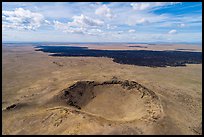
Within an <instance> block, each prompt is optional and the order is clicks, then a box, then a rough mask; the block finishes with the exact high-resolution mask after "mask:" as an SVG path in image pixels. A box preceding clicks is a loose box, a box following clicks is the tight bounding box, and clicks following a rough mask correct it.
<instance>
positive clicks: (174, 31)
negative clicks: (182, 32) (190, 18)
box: [168, 29, 177, 34]
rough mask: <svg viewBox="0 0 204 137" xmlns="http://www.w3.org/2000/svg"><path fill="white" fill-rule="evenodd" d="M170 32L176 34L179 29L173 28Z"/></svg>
mask: <svg viewBox="0 0 204 137" xmlns="http://www.w3.org/2000/svg"><path fill="white" fill-rule="evenodd" d="M168 33H169V34H176V33H177V30H175V29H172V30H170V31H169V32H168Z"/></svg>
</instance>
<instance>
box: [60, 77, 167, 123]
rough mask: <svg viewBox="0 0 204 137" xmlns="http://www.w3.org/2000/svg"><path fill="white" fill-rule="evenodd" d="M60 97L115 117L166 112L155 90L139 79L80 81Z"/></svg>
mask: <svg viewBox="0 0 204 137" xmlns="http://www.w3.org/2000/svg"><path fill="white" fill-rule="evenodd" d="M59 97H60V99H61V100H63V101H64V102H66V105H68V106H71V107H73V108H76V109H77V110H79V111H83V112H85V113H87V114H89V115H94V116H99V117H103V118H104V119H107V120H111V121H133V120H139V119H140V120H142V119H146V120H147V119H148V120H158V119H159V118H161V117H162V114H163V109H162V105H161V102H160V100H159V97H158V96H157V95H156V94H155V92H153V91H152V90H150V89H148V88H146V87H145V86H143V85H141V84H139V83H137V82H135V81H128V80H125V81H121V80H118V79H112V80H109V81H104V82H97V81H78V82H76V83H75V84H73V85H72V86H70V87H68V88H66V89H64V90H62V92H60V96H59Z"/></svg>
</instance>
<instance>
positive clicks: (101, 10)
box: [95, 5, 113, 18]
mask: <svg viewBox="0 0 204 137" xmlns="http://www.w3.org/2000/svg"><path fill="white" fill-rule="evenodd" d="M95 14H97V15H100V16H104V17H108V18H112V17H113V15H112V13H111V10H110V8H108V7H107V6H106V5H102V6H101V7H99V8H98V9H96V11H95Z"/></svg>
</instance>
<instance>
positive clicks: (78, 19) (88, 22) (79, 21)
mask: <svg viewBox="0 0 204 137" xmlns="http://www.w3.org/2000/svg"><path fill="white" fill-rule="evenodd" d="M69 24H70V25H73V26H82V27H86V26H102V25H103V24H104V22H103V21H100V20H97V19H92V18H90V17H87V16H84V15H83V14H81V15H80V16H73V22H69Z"/></svg>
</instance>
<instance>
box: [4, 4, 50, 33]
mask: <svg viewBox="0 0 204 137" xmlns="http://www.w3.org/2000/svg"><path fill="white" fill-rule="evenodd" d="M44 23H45V24H49V23H50V22H49V21H47V20H45V19H44V16H43V15H42V14H40V13H34V12H31V11H29V10H24V9H23V8H16V9H15V10H14V11H2V28H3V29H18V30H36V29H37V28H39V27H40V26H41V25H42V24H44Z"/></svg>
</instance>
